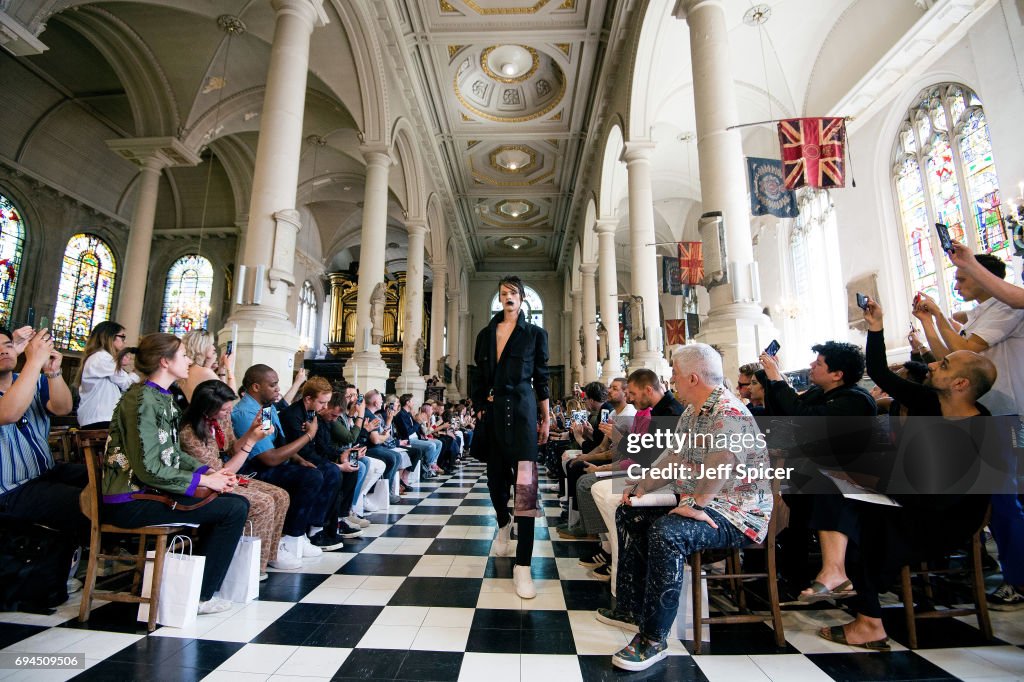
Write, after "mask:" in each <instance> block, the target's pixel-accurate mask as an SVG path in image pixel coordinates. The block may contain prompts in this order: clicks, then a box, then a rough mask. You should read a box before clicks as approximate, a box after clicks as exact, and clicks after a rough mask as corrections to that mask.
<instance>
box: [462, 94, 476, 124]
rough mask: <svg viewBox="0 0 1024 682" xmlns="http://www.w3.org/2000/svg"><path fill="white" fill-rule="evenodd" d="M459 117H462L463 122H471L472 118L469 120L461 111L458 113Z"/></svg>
mask: <svg viewBox="0 0 1024 682" xmlns="http://www.w3.org/2000/svg"><path fill="white" fill-rule="evenodd" d="M460 99H461V98H460ZM459 116H461V117H462V120H463V121H472V120H473V119H472V118H470V117H469V116H466V114H464V113H462V112H461V111H460V112H459Z"/></svg>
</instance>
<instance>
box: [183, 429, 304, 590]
mask: <svg viewBox="0 0 1024 682" xmlns="http://www.w3.org/2000/svg"><path fill="white" fill-rule="evenodd" d="M220 428H221V430H222V431H223V432H224V441H225V442H224V449H225V450H227V451H230V450H231V446H232V445H233V444H234V442H235V431H234V429H233V428H232V427H231V418H230V417H228V418H227V419H222V420H221V421H220ZM180 440H181V449H182V450H184V451H185V452H187V453H188V454H190V455H192V456H193V457H195V458H196V460H198V461H199V462H201V463H202V464H205V465H207V466H209V467H210V469H211V470H213V471H218V470H220V469H221V468H223V467H224V462H222V461H221V459H220V452H219V451H218V448H217V439H216V438H214V437H213V435H212V434H211V435H210V436H209V437H208V438H207V439H206V442H205V443H204V442H202V441H201V440H199V437H198V436H196V434H195V432H194V431H193V430H192V427H191V426H187V425H186V426H184V427H182V429H181V434H180ZM239 473H241V474H244V473H246V471H245V469H244V465H243V469H242V471H240V472H239ZM232 492H233V493H234V494H235V495H241V496H242V497H244V498H245V499H247V500H249V518H248V521H251V522H252V525H253V535H255V536H256V537H258V538H259V539H260V572H261V573H265V572H266V570H267V562H268V561H270V560H271V559H273V558H275V557H276V556H277V545H278V542H279V541H280V540H281V529H282V528H283V527H284V516H285V513H286V512H287V511H288V491H286V490H284V489H283V488H278V487H277V486H276V485H271V484H270V483H265V482H263V481H257V480H250V481H249V485H246V486H241V485H240V486H238V487H236V488H235V489H234V490H233V491H232ZM248 527H249V524H248V523H246V528H248Z"/></svg>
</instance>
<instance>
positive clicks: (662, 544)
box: [615, 505, 748, 642]
mask: <svg viewBox="0 0 1024 682" xmlns="http://www.w3.org/2000/svg"><path fill="white" fill-rule="evenodd" d="M707 513H708V515H709V516H710V517H711V518H712V519H714V521H715V523H716V524H718V528H717V529H716V528H712V527H711V526H710V525H709V524H708V523H706V522H704V521H694V520H693V519H688V518H685V517H682V516H678V515H676V514H669V513H668V509H667V508H666V507H638V508H633V507H627V506H625V505H623V506H621V507H619V508H618V510H617V511H616V512H615V526H616V528H617V529H618V532H619V566H618V571H617V573H618V582H617V588H618V590H617V594H616V600H617V601H616V610H618V611H620V612H622V613H625V614H628V615H630V616H632V617H633V618H634V619H635V620H636V621H637V622H638V623H639V624H640V632H641V633H642V634H643V635H644V636H645V637H646V638H647V639H650V640H655V641H659V642H660V641H662V640H663V639H665V638H666V637H667V636H668V631H669V630H671V629H672V622H673V621H674V620H675V619H676V612H677V611H678V610H679V590H680V589H681V588H682V586H683V568H684V567H685V565H686V562H687V560H688V559H689V558H690V555H691V554H693V553H694V552H697V551H700V550H702V549H719V548H726V547H742V546H743V545H745V544H747V542H748V539H747V537H746V536H745V535H743V533H741V532H740V530H739V529H738V528H736V526H734V525H732V524H731V523H729V522H728V521H726V520H725V518H724V517H722V516H721V515H720V514H719V513H718V512H716V511H712V510H711V509H708V510H707ZM694 578H695V579H696V576H694Z"/></svg>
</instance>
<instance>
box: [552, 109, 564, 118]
mask: <svg viewBox="0 0 1024 682" xmlns="http://www.w3.org/2000/svg"><path fill="white" fill-rule="evenodd" d="M552 109H554V107H552ZM551 120H552V121H561V120H562V112H561V111H559V112H558V113H557V114H555V115H554V116H552V117H551Z"/></svg>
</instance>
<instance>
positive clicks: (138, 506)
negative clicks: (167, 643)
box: [101, 334, 252, 613]
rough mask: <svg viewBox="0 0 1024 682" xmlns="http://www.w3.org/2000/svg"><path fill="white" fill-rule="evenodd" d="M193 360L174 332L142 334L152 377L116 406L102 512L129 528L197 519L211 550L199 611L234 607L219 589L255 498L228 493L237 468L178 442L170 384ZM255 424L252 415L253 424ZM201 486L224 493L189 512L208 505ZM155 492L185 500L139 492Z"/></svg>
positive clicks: (143, 362)
mask: <svg viewBox="0 0 1024 682" xmlns="http://www.w3.org/2000/svg"><path fill="white" fill-rule="evenodd" d="M190 362H191V361H190V360H189V358H188V356H187V355H186V354H185V347H184V346H183V345H182V343H181V340H180V339H178V337H176V336H173V335H172V334H150V335H148V336H144V337H142V339H140V340H139V352H138V353H137V354H136V356H135V366H136V367H137V368H138V370H139V371H140V372H141V373H142V374H144V375H145V376H146V377H148V380H147V381H146V383H144V384H135V385H134V386H132V387H131V388H129V389H128V391H127V393H125V394H124V397H123V398H121V402H119V403H118V404H117V407H115V408H114V414H113V416H112V418H111V420H110V438H109V439H108V440H107V450H106V454H105V456H104V459H105V465H104V469H103V508H102V510H101V514H102V516H103V520H104V521H105V522H106V523H113V524H115V525H118V526H121V527H122V528H138V527H139V526H152V525H158V524H162V523H198V524H199V534H200V538H201V542H200V544H199V547H198V548H197V549H198V551H199V552H200V553H202V554H204V555H205V556H206V569H205V571H204V572H203V585H202V587H201V588H200V592H199V599H200V602H199V613H220V612H222V611H227V610H228V609H230V608H231V602H229V601H226V600H224V599H221V598H219V597H215V596H214V593H215V592H216V591H217V590H219V589H220V586H221V583H222V582H223V581H224V576H225V574H226V573H227V570H228V566H229V565H230V564H231V558H232V556H234V553H235V546H236V545H237V544H238V539H239V538H240V537H241V536H242V530H243V529H244V527H245V519H246V517H247V516H248V514H249V503H248V501H246V499H245V498H243V497H239V496H237V495H230V494H224V493H231V492H232V491H234V489H235V485H236V483H237V478H236V477H235V474H234V473H232V472H230V471H227V470H224V469H221V470H219V471H212V470H211V469H210V467H208V466H206V465H204V464H201V463H200V462H199V461H198V460H196V459H195V458H194V457H192V456H191V455H189V454H187V453H185V452H183V451H182V450H181V448H180V447H179V445H178V426H179V422H180V418H181V415H180V413H179V412H178V407H177V405H175V403H174V399H173V398H172V397H171V391H170V387H171V384H172V383H174V382H175V381H177V380H179V379H184V378H185V377H187V376H188V367H189V363H190ZM251 423H252V420H251V419H250V421H249V423H247V424H246V428H248V426H249V424H251ZM200 486H202V487H205V488H208V489H209V490H211V491H213V492H217V493H222V494H221V495H220V496H219V497H217V498H216V499H214V500H213V501H212V502H207V503H206V504H203V506H201V507H198V508H196V509H191V510H188V511H186V510H183V509H182V508H181V507H182V506H191V505H197V504H201V503H202V501H201V500H200V499H199V498H198V497H197V495H196V494H197V491H198V488H199V487H200ZM154 492H155V493H156V494H158V495H162V496H164V497H165V498H167V500H168V502H172V503H174V502H176V503H178V505H179V506H178V507H177V508H171V506H170V505H169V504H166V503H165V502H159V501H156V500H154V499H145V498H142V499H139V498H138V497H137V496H138V495H140V494H143V495H146V496H147V497H148V496H149V495H152V494H153V493H154Z"/></svg>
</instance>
